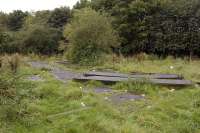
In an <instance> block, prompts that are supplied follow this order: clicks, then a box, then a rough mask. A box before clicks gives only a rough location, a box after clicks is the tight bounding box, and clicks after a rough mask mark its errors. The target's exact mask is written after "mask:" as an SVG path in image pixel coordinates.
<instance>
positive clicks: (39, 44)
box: [22, 25, 62, 55]
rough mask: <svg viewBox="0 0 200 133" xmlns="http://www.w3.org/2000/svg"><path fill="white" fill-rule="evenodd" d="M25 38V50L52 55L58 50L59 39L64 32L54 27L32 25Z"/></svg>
mask: <svg viewBox="0 0 200 133" xmlns="http://www.w3.org/2000/svg"><path fill="white" fill-rule="evenodd" d="M25 32H26V36H24V38H23V44H22V45H23V51H24V52H26V53H38V54H45V55H50V54H53V53H56V52H57V50H58V41H59V40H60V39H61V37H62V33H61V32H60V31H59V30H57V29H54V28H49V27H45V26H37V25H36V26H32V27H30V28H29V29H28V30H27V31H25Z"/></svg>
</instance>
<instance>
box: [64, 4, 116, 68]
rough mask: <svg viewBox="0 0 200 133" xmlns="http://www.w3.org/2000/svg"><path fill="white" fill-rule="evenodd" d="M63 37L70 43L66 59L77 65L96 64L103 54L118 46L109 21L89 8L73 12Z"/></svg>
mask: <svg viewBox="0 0 200 133" xmlns="http://www.w3.org/2000/svg"><path fill="white" fill-rule="evenodd" d="M64 36H65V37H66V38H67V39H69V42H70V45H69V49H68V51H67V52H68V53H67V55H68V58H69V59H71V60H72V62H73V63H79V64H88V63H89V64H91V63H92V64H93V63H97V62H96V61H98V60H99V59H100V57H101V56H102V55H103V54H105V53H109V52H110V51H111V48H112V47H115V46H117V45H118V44H119V42H118V36H117V34H116V32H115V31H114V30H113V28H112V25H111V21H110V19H108V18H107V17H106V16H105V15H102V14H100V13H99V12H96V11H94V10H92V9H90V8H85V9H82V10H77V11H75V14H74V18H73V20H72V22H71V23H70V24H68V25H67V26H66V27H65V31H64Z"/></svg>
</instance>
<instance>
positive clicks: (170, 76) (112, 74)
mask: <svg viewBox="0 0 200 133" xmlns="http://www.w3.org/2000/svg"><path fill="white" fill-rule="evenodd" d="M84 76H86V77H88V76H104V77H121V78H147V79H149V78H150V79H183V77H182V76H180V75H176V74H159V73H138V74H122V73H118V72H96V71H95V72H94V71H92V72H86V73H84Z"/></svg>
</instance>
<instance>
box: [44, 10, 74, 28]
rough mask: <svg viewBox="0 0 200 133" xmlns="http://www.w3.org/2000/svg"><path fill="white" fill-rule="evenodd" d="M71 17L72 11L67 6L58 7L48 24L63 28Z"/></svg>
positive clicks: (52, 13)
mask: <svg viewBox="0 0 200 133" xmlns="http://www.w3.org/2000/svg"><path fill="white" fill-rule="evenodd" d="M70 17H71V11H70V9H69V8H67V7H61V8H56V9H55V10H53V11H52V12H51V15H50V16H49V19H48V24H49V25H50V26H52V27H54V28H62V27H63V26H64V25H65V24H66V23H67V22H69V19H70Z"/></svg>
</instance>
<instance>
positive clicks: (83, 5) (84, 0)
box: [74, 0, 91, 9]
mask: <svg viewBox="0 0 200 133" xmlns="http://www.w3.org/2000/svg"><path fill="white" fill-rule="evenodd" d="M90 5H91V4H90V1H88V0H80V1H78V2H77V3H76V5H74V9H82V8H87V7H90Z"/></svg>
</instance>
